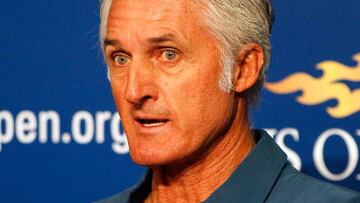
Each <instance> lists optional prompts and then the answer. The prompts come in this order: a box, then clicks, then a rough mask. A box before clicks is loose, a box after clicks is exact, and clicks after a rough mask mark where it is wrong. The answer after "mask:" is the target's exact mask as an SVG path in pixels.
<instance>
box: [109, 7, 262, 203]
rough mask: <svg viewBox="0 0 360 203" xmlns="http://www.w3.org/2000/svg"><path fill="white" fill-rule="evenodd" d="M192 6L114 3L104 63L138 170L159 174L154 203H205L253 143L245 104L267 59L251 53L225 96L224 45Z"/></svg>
mask: <svg viewBox="0 0 360 203" xmlns="http://www.w3.org/2000/svg"><path fill="white" fill-rule="evenodd" d="M200 10H201V8H200V7H199V5H196V4H194V3H192V1H186V0H154V1H149V0H140V1H133V0H113V3H112V6H111V9H110V13H109V18H108V25H107V32H106V39H105V43H104V44H105V55H106V60H107V64H108V66H109V70H110V79H111V86H112V92H113V96H114V100H115V103H116V106H117V109H118V111H119V113H120V117H121V120H122V124H123V126H124V129H125V132H126V135H127V138H128V142H129V147H130V155H131V158H132V159H133V161H134V162H136V163H138V164H141V165H146V166H149V167H151V168H152V169H153V186H152V192H151V194H150V195H149V196H148V198H147V201H148V202H159V201H160V202H175V201H176V202H181V201H185V202H198V201H203V200H205V199H206V198H207V197H208V196H209V195H210V194H211V193H212V192H213V191H214V190H215V189H216V188H217V187H219V186H220V185H221V184H222V183H223V182H224V181H225V180H226V179H227V178H228V177H229V176H230V175H231V173H232V172H233V171H234V170H235V168H236V167H237V166H238V164H239V163H241V161H242V160H243V159H244V158H245V157H246V155H247V154H248V153H249V151H250V150H251V149H252V147H253V145H254V142H253V139H252V137H251V132H250V128H249V124H248V120H247V109H246V100H245V99H244V98H242V97H239V96H238V94H236V93H241V92H243V91H245V90H246V89H248V88H249V87H250V86H251V85H252V84H254V82H255V81H256V79H257V77H258V73H259V70H260V67H261V65H262V57H263V52H262V49H261V47H259V46H258V45H256V44H255V45H254V44H252V45H249V46H248V47H247V48H246V49H244V50H242V51H240V52H239V54H238V57H237V61H238V63H237V64H235V65H234V76H233V79H234V86H235V90H234V91H231V92H230V93H226V92H224V91H222V90H221V89H220V88H219V86H218V84H219V82H218V81H219V78H220V72H221V67H220V64H219V60H220V52H219V49H218V48H219V43H218V42H217V40H216V39H215V38H214V37H213V36H212V35H211V33H210V32H209V31H208V30H207V29H206V28H204V27H203V26H200V25H199V15H201V12H200Z"/></svg>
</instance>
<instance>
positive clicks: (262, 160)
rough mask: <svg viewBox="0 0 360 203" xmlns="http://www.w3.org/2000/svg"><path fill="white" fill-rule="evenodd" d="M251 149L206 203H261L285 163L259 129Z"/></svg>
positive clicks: (282, 156) (268, 138)
mask: <svg viewBox="0 0 360 203" xmlns="http://www.w3.org/2000/svg"><path fill="white" fill-rule="evenodd" d="M253 133H254V136H255V140H256V141H257V143H256V145H255V147H254V149H253V150H252V151H251V152H250V154H249V155H248V156H247V157H246V158H245V160H244V161H243V162H242V163H241V164H240V165H239V167H238V168H237V169H236V170H235V172H234V173H233V174H232V175H231V176H230V178H229V179H228V180H227V181H226V182H225V183H224V184H223V185H221V186H220V188H218V189H217V190H216V191H215V192H214V193H213V194H212V195H211V196H210V197H209V198H208V200H206V201H205V202H207V203H211V202H254V203H257V202H264V201H265V200H266V198H267V197H268V195H269V193H270V192H271V189H272V187H273V185H274V184H275V182H276V180H277V179H278V177H279V175H280V174H281V171H282V170H283V168H284V166H285V165H286V163H287V158H286V155H285V153H284V152H283V151H282V150H281V149H280V148H279V147H278V146H277V145H276V144H275V142H274V141H273V139H272V138H271V137H270V136H269V135H268V134H267V133H266V132H265V131H262V130H254V131H253Z"/></svg>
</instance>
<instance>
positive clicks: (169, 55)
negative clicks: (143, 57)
mask: <svg viewBox="0 0 360 203" xmlns="http://www.w3.org/2000/svg"><path fill="white" fill-rule="evenodd" d="M176 56H177V53H176V51H174V50H165V51H164V52H163V53H162V57H163V58H164V59H165V60H167V61H172V60H174V59H176Z"/></svg>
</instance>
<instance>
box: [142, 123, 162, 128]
mask: <svg viewBox="0 0 360 203" xmlns="http://www.w3.org/2000/svg"><path fill="white" fill-rule="evenodd" d="M164 123H165V122H157V123H144V124H143V125H144V126H145V127H156V126H161V125H163V124H164Z"/></svg>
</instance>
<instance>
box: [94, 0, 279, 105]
mask: <svg viewBox="0 0 360 203" xmlns="http://www.w3.org/2000/svg"><path fill="white" fill-rule="evenodd" d="M100 2H101V6H100V44H101V47H102V49H103V40H104V39H105V35H106V27H107V20H108V15H109V10H110V6H111V3H112V0H100ZM201 3H202V6H203V7H204V12H203V15H202V18H201V23H202V24H203V26H206V27H207V28H209V29H210V31H211V32H212V34H213V35H214V37H215V38H216V39H217V40H218V42H219V44H220V45H219V50H220V52H221V61H220V62H221V67H222V71H221V75H220V80H219V87H220V88H221V89H222V90H224V91H226V92H230V91H231V90H232V89H233V88H234V87H233V81H232V74H233V67H234V64H235V63H236V61H235V60H236V59H235V56H236V54H237V53H238V51H239V50H241V48H243V47H244V46H245V45H246V44H248V43H257V44H259V45H260V46H261V47H262V48H263V50H264V64H263V66H262V67H261V74H260V76H259V78H258V80H257V82H256V83H255V84H254V85H253V86H252V87H251V88H250V89H249V90H247V91H246V98H247V100H248V101H249V102H251V101H254V100H256V98H257V96H258V94H259V91H260V89H261V87H262V84H263V82H264V79H265V71H266V69H267V67H268V65H269V61H270V48H271V45H270V34H271V27H272V24H273V21H274V14H273V9H272V5H271V0H202V2H201Z"/></svg>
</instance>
